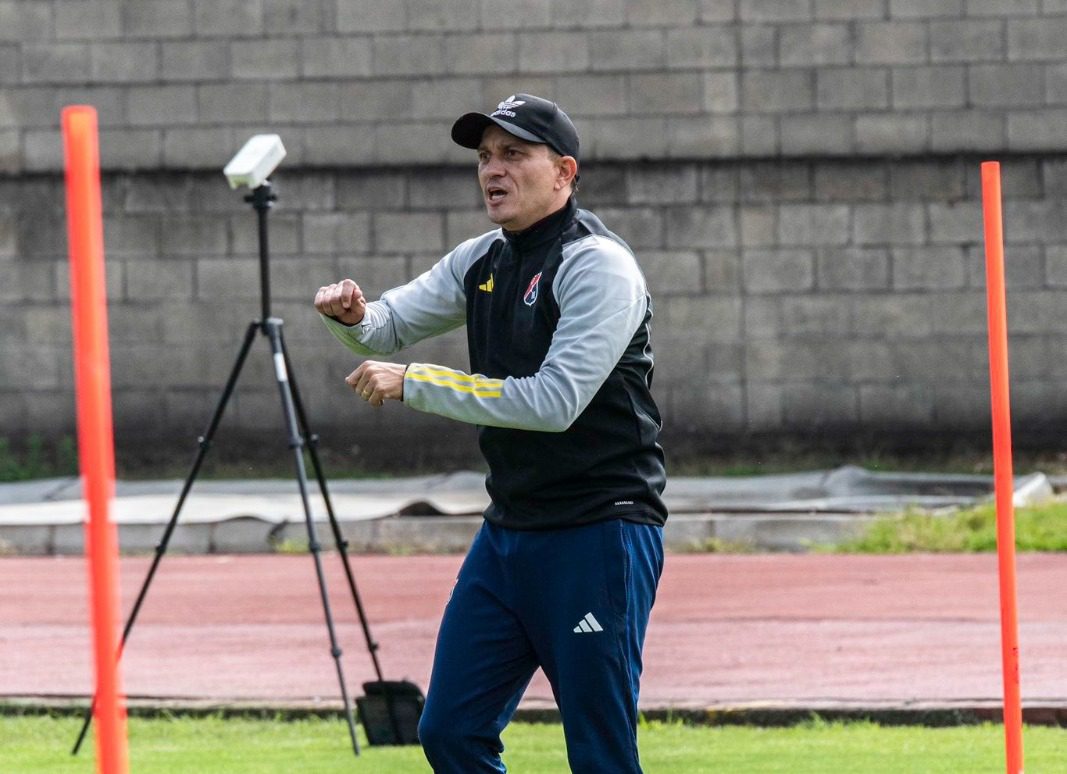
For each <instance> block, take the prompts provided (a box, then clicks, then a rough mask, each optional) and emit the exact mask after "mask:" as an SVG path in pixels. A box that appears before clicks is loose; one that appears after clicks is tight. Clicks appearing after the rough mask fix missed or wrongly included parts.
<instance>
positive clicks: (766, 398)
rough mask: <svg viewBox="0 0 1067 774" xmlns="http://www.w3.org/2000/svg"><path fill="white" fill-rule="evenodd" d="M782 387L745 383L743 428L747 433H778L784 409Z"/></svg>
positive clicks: (778, 385)
mask: <svg viewBox="0 0 1067 774" xmlns="http://www.w3.org/2000/svg"><path fill="white" fill-rule="evenodd" d="M782 392H783V387H782V385H780V384H768V383H761V382H752V381H748V382H746V383H745V391H744V399H745V427H746V429H748V430H749V431H755V432H759V431H766V430H770V431H779V430H780V429H781V426H782V419H783V416H784V407H783V405H782Z"/></svg>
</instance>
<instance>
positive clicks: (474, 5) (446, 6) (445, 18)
mask: <svg viewBox="0 0 1067 774" xmlns="http://www.w3.org/2000/svg"><path fill="white" fill-rule="evenodd" d="M405 5H407V11H408V18H407V29H409V30H412V31H418V32H440V31H449V30H469V29H471V28H472V27H476V26H477V20H478V17H479V11H480V10H481V9H480V8H479V6H480V2H479V0H449V2H447V3H418V2H415V3H406V4H405Z"/></svg>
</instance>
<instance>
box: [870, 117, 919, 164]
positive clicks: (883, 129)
mask: <svg viewBox="0 0 1067 774" xmlns="http://www.w3.org/2000/svg"><path fill="white" fill-rule="evenodd" d="M929 144H930V117H929V115H926V114H922V113H920V114H909V113H898V114H895V115H894V114H884V115H861V116H858V117H857V118H856V150H858V151H860V152H863V153H893V154H898V153H899V154H903V153H920V152H922V151H924V150H926V149H927V148H928V147H929Z"/></svg>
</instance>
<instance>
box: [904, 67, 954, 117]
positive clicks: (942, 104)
mask: <svg viewBox="0 0 1067 774" xmlns="http://www.w3.org/2000/svg"><path fill="white" fill-rule="evenodd" d="M892 83H893V92H892V93H893V99H892V102H893V107H894V108H896V109H898V110H915V109H921V108H931V109H935V110H936V109H942V108H956V107H964V105H965V104H966V103H967V94H966V85H965V84H966V70H965V68H964V67H962V66H961V67H955V66H950V65H939V66H937V67H895V68H893V71H892Z"/></svg>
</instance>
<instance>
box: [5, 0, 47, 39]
mask: <svg viewBox="0 0 1067 774" xmlns="http://www.w3.org/2000/svg"><path fill="white" fill-rule="evenodd" d="M53 33H54V30H53V26H52V4H51V3H27V2H19V1H18V0H5V1H4V2H0V40H11V41H19V42H22V41H35V40H50V39H51V38H52V36H53Z"/></svg>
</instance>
